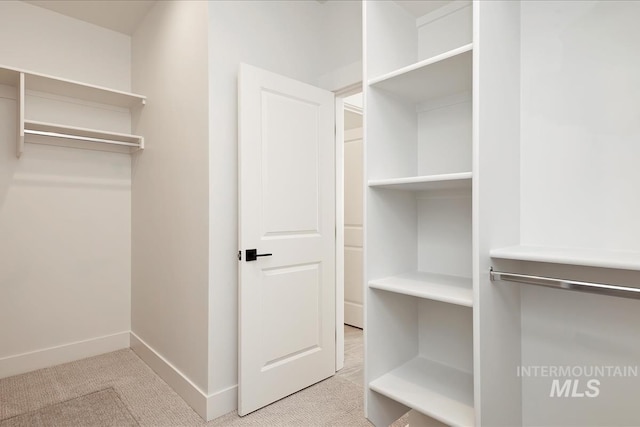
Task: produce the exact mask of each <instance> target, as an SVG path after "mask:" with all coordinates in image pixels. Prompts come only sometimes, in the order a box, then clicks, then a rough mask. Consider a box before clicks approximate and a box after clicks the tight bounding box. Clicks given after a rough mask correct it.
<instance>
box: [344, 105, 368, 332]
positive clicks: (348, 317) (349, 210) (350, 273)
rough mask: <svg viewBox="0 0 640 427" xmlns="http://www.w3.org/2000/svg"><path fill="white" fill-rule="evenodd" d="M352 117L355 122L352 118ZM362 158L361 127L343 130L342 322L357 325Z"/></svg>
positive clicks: (360, 289) (360, 304)
mask: <svg viewBox="0 0 640 427" xmlns="http://www.w3.org/2000/svg"><path fill="white" fill-rule="evenodd" d="M351 114H354V115H355V114H356V113H351ZM359 119H360V122H359V125H360V126H362V116H360V117H359ZM351 120H353V121H355V120H354V119H353V118H352V119H351ZM346 122H347V120H345V123H346ZM363 159H364V157H363V147H362V127H356V128H352V129H346V130H345V132H344V323H346V324H347V325H351V326H355V327H356V328H363V327H364V312H363V311H364V310H363V308H364V285H363V283H364V277H363V273H364V269H363V259H362V258H363V249H362V237H363V236H362V232H363V227H362V223H363V202H364V197H363V194H362V191H363V188H364V186H363V184H362V180H363V176H364V172H363Z"/></svg>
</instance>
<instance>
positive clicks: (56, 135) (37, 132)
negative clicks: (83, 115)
mask: <svg viewBox="0 0 640 427" xmlns="http://www.w3.org/2000/svg"><path fill="white" fill-rule="evenodd" d="M24 133H25V134H30V135H39V136H48V137H52V138H62V139H75V140H78V141H86V142H100V143H106V144H113V145H125V146H127V147H140V144H136V143H135V142H123V141H115V140H112V139H102V138H92V137H89V136H78V135H70V134H66V133H58V132H45V131H40V130H30V129H25V130H24Z"/></svg>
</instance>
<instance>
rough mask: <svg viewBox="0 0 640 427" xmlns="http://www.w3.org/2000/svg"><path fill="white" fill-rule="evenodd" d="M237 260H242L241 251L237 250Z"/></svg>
mask: <svg viewBox="0 0 640 427" xmlns="http://www.w3.org/2000/svg"><path fill="white" fill-rule="evenodd" d="M238 261H242V251H238Z"/></svg>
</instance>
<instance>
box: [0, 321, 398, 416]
mask: <svg viewBox="0 0 640 427" xmlns="http://www.w3.org/2000/svg"><path fill="white" fill-rule="evenodd" d="M362 347H363V346H362V331H360V330H357V329H355V328H348V327H347V328H345V349H346V354H345V368H344V369H343V370H342V371H341V372H340V373H338V374H337V375H336V376H335V377H332V378H330V379H328V380H325V381H323V382H320V383H318V384H316V385H314V386H311V387H309V388H307V389H305V390H302V391H300V392H298V393H296V394H294V395H292V396H289V397H288V398H286V399H282V400H280V401H278V402H276V403H274V404H272V405H269V406H267V407H266V408H263V409H261V410H259V411H256V412H254V413H252V414H249V415H247V416H245V417H242V418H240V417H238V416H237V414H236V413H230V414H227V415H225V416H223V417H220V418H218V419H215V420H213V421H210V422H209V423H205V422H204V421H203V420H202V419H201V418H200V416H199V415H198V414H196V413H195V412H194V411H193V410H192V409H191V407H189V405H187V404H186V403H185V402H184V401H183V400H182V399H181V398H180V396H178V395H177V394H176V393H175V392H174V391H173V390H172V389H171V388H170V387H169V386H168V385H167V384H166V383H165V382H164V381H162V380H161V379H160V377H158V376H157V375H156V374H155V373H154V372H153V371H152V370H151V369H150V368H149V367H148V366H147V365H146V364H145V363H144V362H142V360H140V359H139V358H138V356H136V354H135V353H134V352H133V351H131V350H129V349H127V350H120V351H115V352H112V353H107V354H103V355H100V356H96V357H91V358H88V359H83V360H79V361H76V362H71V363H66V364H64V365H59V366H54V367H52V368H47V369H40V370H38V371H34V372H29V373H27V374H23V375H16V376H14V377H9V378H4V379H0V420H7V419H10V418H14V417H16V416H22V415H25V414H28V413H31V412H33V411H41V410H46V409H45V408H48V407H50V406H51V405H56V404H59V403H61V402H67V401H71V400H72V399H77V398H79V397H82V396H86V395H90V394H92V393H95V392H97V391H101V390H105V389H112V390H113V391H114V392H115V393H117V395H118V396H119V399H120V401H121V403H122V404H123V405H124V406H125V407H126V408H127V409H128V410H129V412H130V413H131V415H132V417H133V418H134V419H135V421H137V423H138V424H139V425H140V426H154V427H162V426H172V427H173V426H216V427H217V426H274V427H275V426H296V427H298V426H309V427H312V426H343V427H351V426H354V427H357V426H367V427H370V426H371V424H370V423H369V421H367V420H366V418H365V417H364V403H363V400H364V389H363V387H364V386H363V378H362V377H363V375H362V358H363V357H362V352H363V351H362ZM92 410H95V411H103V410H106V409H100V408H97V409H92ZM0 424H1V423H0ZM406 424H407V422H406V417H403V418H402V419H400V420H398V421H396V422H395V423H394V424H393V426H394V427H404V426H405V425H406ZM18 425H19V424H18ZM36 425H37V424H36ZM75 425H76V426H84V425H86V424H84V423H82V422H80V421H78V423H77V424H75ZM104 425H105V426H108V425H109V424H104ZM125 425H126V424H125ZM9 426H11V427H14V426H15V424H8V425H7V426H5V425H4V424H2V425H0V427H9Z"/></svg>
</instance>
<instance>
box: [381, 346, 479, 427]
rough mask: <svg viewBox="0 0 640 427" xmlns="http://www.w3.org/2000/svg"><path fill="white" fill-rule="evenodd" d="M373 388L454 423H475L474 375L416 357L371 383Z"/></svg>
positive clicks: (407, 404)
mask: <svg viewBox="0 0 640 427" xmlns="http://www.w3.org/2000/svg"><path fill="white" fill-rule="evenodd" d="M369 387H370V388H371V390H373V391H375V392H378V393H380V394H382V395H384V396H387V397H389V398H391V399H393V400H395V401H397V402H400V403H402V404H403V405H406V406H408V407H410V408H412V409H415V410H416V411H418V412H421V413H423V414H425V415H428V416H430V417H432V418H435V419H436V420H438V421H442V422H444V423H446V424H448V425H451V426H473V425H474V424H475V421H474V420H475V415H474V409H473V375H471V374H469V373H466V372H462V371H459V370H457V369H453V368H450V367H448V366H445V365H442V364H440V363H436V362H434V361H431V360H428V359H425V358H423V357H415V358H413V359H411V360H410V361H409V362H407V363H405V364H404V365H402V366H400V367H398V368H396V369H394V370H392V371H391V372H389V373H387V374H385V375H383V376H381V377H380V378H378V379H376V380H374V381H371V382H370V383H369Z"/></svg>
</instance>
